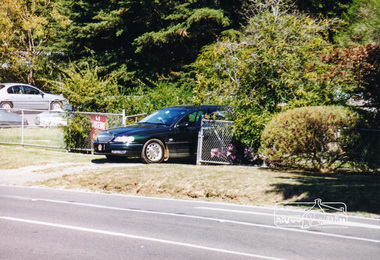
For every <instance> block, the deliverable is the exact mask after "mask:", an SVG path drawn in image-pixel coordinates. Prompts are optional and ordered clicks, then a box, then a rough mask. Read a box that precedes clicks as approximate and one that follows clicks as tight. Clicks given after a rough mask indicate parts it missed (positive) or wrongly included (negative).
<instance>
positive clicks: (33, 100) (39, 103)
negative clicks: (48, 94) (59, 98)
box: [24, 86, 49, 109]
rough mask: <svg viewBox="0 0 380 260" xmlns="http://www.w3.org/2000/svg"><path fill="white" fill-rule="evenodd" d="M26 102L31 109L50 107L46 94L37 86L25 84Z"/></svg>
mask: <svg viewBox="0 0 380 260" xmlns="http://www.w3.org/2000/svg"><path fill="white" fill-rule="evenodd" d="M24 95H25V100H27V103H28V104H26V105H27V106H28V107H29V108H31V109H48V108H49V102H48V101H47V100H45V99H44V95H43V94H42V93H41V91H39V90H38V89H36V88H33V87H31V86H24Z"/></svg>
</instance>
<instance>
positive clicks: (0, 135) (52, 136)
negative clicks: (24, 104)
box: [0, 127, 65, 147]
mask: <svg viewBox="0 0 380 260" xmlns="http://www.w3.org/2000/svg"><path fill="white" fill-rule="evenodd" d="M21 135H22V129H21V128H0V142H6V143H21ZM63 136H64V134H63V130H62V129H61V128H58V127H52V128H30V127H25V128H24V144H34V145H48V146H56V147H65V143H64V139H63Z"/></svg>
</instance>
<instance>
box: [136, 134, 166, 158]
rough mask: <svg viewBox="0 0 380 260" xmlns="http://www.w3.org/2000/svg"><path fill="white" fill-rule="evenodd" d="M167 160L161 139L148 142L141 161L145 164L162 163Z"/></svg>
mask: <svg viewBox="0 0 380 260" xmlns="http://www.w3.org/2000/svg"><path fill="white" fill-rule="evenodd" d="M164 158H165V146H164V144H163V143H162V142H161V140H159V139H150V140H148V141H147V142H146V143H145V144H144V147H143V149H142V154H141V159H142V161H143V162H145V163H161V162H162V161H163V160H164Z"/></svg>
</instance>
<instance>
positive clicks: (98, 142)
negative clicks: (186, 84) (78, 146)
mask: <svg viewBox="0 0 380 260" xmlns="http://www.w3.org/2000/svg"><path fill="white" fill-rule="evenodd" d="M221 110H223V109H222V108H221V107H219V106H212V105H207V106H206V105H202V106H192V105H186V106H174V107H168V108H164V109H161V110H158V111H156V112H154V113H153V114H151V115H149V116H147V117H145V118H144V119H142V120H141V121H140V122H138V123H136V124H133V125H129V126H126V127H122V128H115V129H110V130H106V131H104V132H101V133H99V134H98V135H97V136H96V138H95V140H94V142H93V147H94V152H95V154H101V155H105V156H106V157H107V158H108V159H110V160H115V159H119V158H122V157H130V158H133V157H138V158H141V159H142V161H143V162H146V163H161V162H162V161H164V160H168V159H169V158H191V157H195V155H196V151H197V142H198V133H199V130H200V126H201V120H202V117H203V116H206V115H212V114H214V113H216V112H218V111H221Z"/></svg>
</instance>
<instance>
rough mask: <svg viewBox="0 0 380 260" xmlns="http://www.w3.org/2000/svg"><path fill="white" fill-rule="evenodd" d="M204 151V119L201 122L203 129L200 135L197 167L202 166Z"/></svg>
mask: <svg viewBox="0 0 380 260" xmlns="http://www.w3.org/2000/svg"><path fill="white" fill-rule="evenodd" d="M202 149H203V119H202V121H201V129H200V130H199V133H198V146H197V162H196V164H197V165H200V164H201V159H202Z"/></svg>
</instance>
